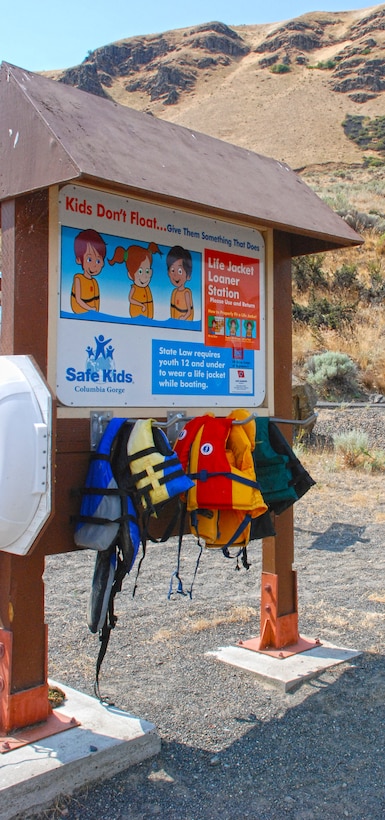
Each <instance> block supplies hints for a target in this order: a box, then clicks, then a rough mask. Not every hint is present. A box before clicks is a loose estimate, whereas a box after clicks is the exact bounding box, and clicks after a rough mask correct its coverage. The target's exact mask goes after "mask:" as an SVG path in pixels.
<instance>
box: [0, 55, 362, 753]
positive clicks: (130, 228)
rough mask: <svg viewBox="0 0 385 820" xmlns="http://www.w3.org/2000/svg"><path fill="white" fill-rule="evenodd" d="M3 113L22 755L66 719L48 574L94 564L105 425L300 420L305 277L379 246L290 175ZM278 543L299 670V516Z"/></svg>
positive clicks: (257, 161) (269, 555)
mask: <svg viewBox="0 0 385 820" xmlns="http://www.w3.org/2000/svg"><path fill="white" fill-rule="evenodd" d="M0 112H1V116H0V149H1V150H0V201H1V231H2V322H1V347H0V354H1V356H0V422H1V423H0V436H1V438H2V441H1V445H0V482H1V493H0V499H1V500H0V732H2V733H3V734H5V735H9V733H10V732H13V731H14V730H17V729H20V728H23V727H26V726H29V725H31V724H37V723H41V724H42V725H44V723H45V722H46V721H48V720H49V717H50V707H49V703H48V684H47V632H46V627H45V623H44V588H43V572H44V561H45V556H47V555H51V554H55V553H64V552H68V553H69V552H71V551H73V550H75V549H78V548H79V547H77V546H76V545H75V541H74V523H73V522H74V518H76V516H77V515H79V499H78V498H76V497H75V496H74V494H73V492H72V491H73V489H74V488H80V487H84V482H85V476H86V474H87V469H88V465H89V458H90V452H91V451H93V450H95V449H96V448H97V446H98V442H99V439H100V434H101V433H102V432H103V431H104V429H105V426H106V423H107V421H108V420H110V419H112V418H125V419H130V422H132V423H134V422H135V421H136V420H140V419H142V420H146V419H148V418H150V417H151V418H154V419H155V420H157V421H158V422H160V423H164V422H165V421H166V419H167V417H168V416H177V417H178V418H179V419H185V420H186V421H188V420H189V419H191V420H194V419H195V418H196V417H197V416H208V418H209V419H210V417H211V416H215V417H220V418H225V417H228V416H230V415H231V413H232V411H234V410H237V409H238V408H242V411H244V412H245V413H246V415H249V416H250V418H255V416H257V418H258V419H261V420H266V423H267V420H268V419H271V418H275V419H278V420H279V419H284V420H288V419H290V418H291V416H292V401H291V258H292V257H293V256H297V255H301V254H302V255H304V254H310V253H315V252H323V251H327V250H331V249H336V248H342V247H348V246H352V245H359V244H361V241H362V240H361V238H360V237H359V236H358V235H357V234H356V233H355V232H354V231H353V230H352V229H351V228H350V227H349V226H348V225H347V224H346V223H345V222H344V221H343V220H342V219H341V218H340V217H339V216H337V215H336V214H334V213H333V212H332V211H331V210H330V209H329V208H328V206H327V205H325V204H324V203H323V202H322V201H321V200H320V199H319V198H318V197H317V196H316V195H315V194H314V193H313V192H312V191H311V190H310V189H309V188H308V187H307V186H306V185H305V184H304V183H303V182H302V180H301V179H300V178H299V177H298V176H297V175H296V174H295V173H294V172H292V171H291V170H290V168H288V166H287V165H286V164H285V163H283V162H278V161H275V160H273V159H268V158H266V157H263V156H260V155H258V154H255V153H253V152H251V151H248V150H245V149H243V148H238V147H237V146H234V145H230V144H226V143H224V142H221V141H219V140H217V139H213V138H212V137H208V136H206V135H204V134H201V133H197V132H193V131H192V130H189V129H187V128H183V127H180V126H177V125H174V124H172V123H168V122H166V121H163V120H158V119H157V118H155V117H149V116H148V115H147V114H142V113H139V112H138V111H135V110H131V109H129V108H126V107H124V106H120V105H117V104H116V103H115V102H112V101H109V100H104V99H101V98H100V97H97V96H93V95H91V94H87V93H84V92H82V91H79V90H78V89H75V88H72V87H70V86H68V85H65V84H63V83H60V82H55V81H53V80H49V79H47V78H45V77H43V76H39V75H37V74H33V73H30V72H27V71H24V70H23V69H21V68H17V67H14V66H11V65H8V64H2V66H1V69H0ZM210 424H211V422H210V421H208V422H207V426H206V427H205V430H204V431H203V433H202V435H206V434H207V431H208V430H209V425H210ZM231 424H232V422H224V423H223V424H222V426H221V430H222V432H223V431H225V432H226V429H227V428H228V427H231ZM222 428H223V429H222ZM166 429H167V428H166ZM179 429H180V428H179ZM290 430H291V428H290V425H281V424H277V427H276V431H275V432H274V435H275V436H277V435H278V436H281V438H282V439H284V441H286V439H287V438H289V439H290ZM90 431H91V433H92V441H91V436H90ZM277 431H278V432H277ZM222 432H221V435H222ZM265 432H266V431H265ZM142 433H143V431H141V435H142ZM270 433H271V431H270ZM226 435H227V433H226ZM261 435H262V434H261ZM257 438H258V436H257ZM241 439H243V437H242V436H234V437H233V444H232V447H233V448H237V447H238V445H239V442H240V441H241ZM275 441H276V439H275ZM266 442H267V439H266V436H265V443H266ZM267 444H268V446H270V445H272V444H273V442H272V438H271V435H270V438H269V442H267ZM267 444H266V447H267ZM281 444H282V442H281ZM246 445H247V448H248V444H247V442H246ZM242 446H243V444H242ZM280 446H281V445H280ZM274 447H275V450H276V446H275V445H274ZM267 449H268V447H267ZM265 450H266V448H265ZM247 451H248V452H249V450H247ZM266 452H267V450H266ZM205 453H206V454H209V449H208V447H207V442H206V446H205ZM264 453H265V451H264V452H262V451H261V452H260V453H259V464H260V469H261V470H262V469H263V462H264V458H265V454H264ZM248 458H249V456H248ZM152 467H153V469H154V470H155V468H156V464H155V465H152ZM251 467H252V465H251V463H249V467H248V468H247V469H250V470H251ZM255 467H256V472H257V479H258V461H256V462H255ZM196 469H197V471H198V472H199V471H200V470H201V469H202V459H199V458H197V460H196ZM210 470H211V471H212V470H213V464H212V463H211V461H210ZM237 470H238V467H237V466H236V464H235V462H234V464H233V465H230V469H229V471H228V472H229V473H230V474H231V475H232V476H233V477H234V476H235V475H236V473H237ZM219 472H222V473H223V472H224V470H223V469H222V468H221V470H220V471H219ZM251 480H252V479H251ZM218 481H222V478H219V477H218ZM222 484H223V482H222ZM218 486H219V484H218ZM269 491H270V493H271V499H272V501H274V498H273V495H274V487H273V488H271V487H270V490H269ZM232 492H233V495H232V498H233V499H234V498H235V497H236V496H237V493H238V489H234V488H233V491H232ZM253 492H254V490H253V491H252V492H251V493H250V498H253V502H252V503H253V504H254V501H255V498H254V496H253ZM202 498H203V501H202V504H206V502H207V499H206V498H205V497H204V495H203V496H202ZM275 501H276V503H278V502H279V499H278V500H277V499H276V500H275ZM188 503H189V504H190V508H191V509H190V514H191V515H193V516H194V520H195V526H196V529H197V533H198V535H199V533H200V532H201V530H202V528H203V527H204V526H205V525H206V524H207V521H208V519H207V516H206V518H205V514H204V513H203V514H200V512H199V503H200V501H199V499H198V501H197V499H195V500H194V499H193V497H192V496H190V498H189V500H188ZM257 503H258V504H259V512H260V513H261V514H262V513H263V512H264V510H265V506H266V505H265V501H264V500H263V499H259V496H258V501H257ZM269 503H270V502H269ZM231 505H232V502H231V504H230V506H231ZM253 509H254V507H253ZM272 509H273V508H272ZM246 512H247V511H246ZM219 515H222V511H221V510H219ZM242 516H243V517H244V511H242ZM259 518H261V516H258V518H256V519H255V520H254V519H253V517H252V515H251V521H250V522H248V525H250V527H251V530H250V531H251V537H253V529H252V527H253V525H254V526H255V521H258V520H259ZM222 520H223V521H224V517H223V515H222ZM258 526H260V524H258ZM219 528H220V527H219ZM205 532H206V530H205ZM266 533H267V535H266V537H263V531H262V530H260V531H259V534H258V536H257V537H261V538H262V554H263V574H262V603H261V626H260V637H259V638H258V639H256V643H257V647H256V648H257V649H258V650H266V649H267V648H268V647H269V648H270V649H271V650H274V649H276V650H281V649H282V647H283V648H285V647H291V649H292V651H296V645H299V643H300V640H301V639H300V637H299V633H298V614H297V591H296V576H295V572H294V571H293V569H292V566H293V560H294V541H293V519H292V507H291V506H289V507H288V508H287V509H284V510H283V511H282V512H280V514H279V515H276V516H275V520H274V534H271V533H270V534H269V530H268V529H267V530H266ZM240 543H242V537H241V536H240ZM225 546H226V545H225ZM0 745H1V744H0Z"/></svg>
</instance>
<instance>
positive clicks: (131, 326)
mask: <svg viewBox="0 0 385 820" xmlns="http://www.w3.org/2000/svg"><path fill="white" fill-rule="evenodd" d="M59 220H60V226H59V246H60V258H59V269H60V286H59V304H58V345H57V397H58V399H59V401H60V402H62V403H63V404H64V405H66V406H75V407H86V406H92V407H95V406H96V407H125V406H129V407H152V406H156V407H165V406H166V407H169V406H177V407H181V408H183V407H184V406H186V407H199V406H207V405H210V406H211V405H212V406H222V407H236V406H239V404H242V406H246V407H252V406H256V405H259V404H261V403H262V402H263V399H264V395H265V312H264V305H265V299H264V289H265V265H264V242H263V237H262V235H261V234H260V232H258V231H256V230H253V229H251V228H247V227H243V226H240V225H234V224H231V223H228V222H223V221H220V220H215V219H211V218H205V217H203V216H198V215H196V214H193V213H190V212H187V211H177V210H173V209H171V208H166V207H164V206H160V205H154V204H151V203H149V202H142V201H135V200H131V199H127V198H125V197H122V196H119V195H115V194H109V193H105V192H103V191H98V190H95V189H91V188H84V187H80V186H74V185H67V186H65V187H64V188H63V189H62V190H61V191H60V195H59Z"/></svg>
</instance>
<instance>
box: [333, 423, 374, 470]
mask: <svg viewBox="0 0 385 820" xmlns="http://www.w3.org/2000/svg"><path fill="white" fill-rule="evenodd" d="M333 443H334V449H335V451H336V453H337V455H339V456H340V457H341V458H342V461H343V462H344V464H345V466H346V467H357V466H358V464H359V463H360V462H361V461H362V458H363V456H368V454H369V446H370V445H369V437H368V434H367V433H365V431H364V430H349V431H348V432H347V433H338V434H336V435H334V436H333Z"/></svg>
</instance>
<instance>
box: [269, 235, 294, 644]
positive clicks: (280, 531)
mask: <svg viewBox="0 0 385 820" xmlns="http://www.w3.org/2000/svg"><path fill="white" fill-rule="evenodd" d="M273 253H274V273H273V316H274V414H275V415H276V416H278V417H279V418H286V419H289V418H291V417H292V400H291V378H292V305H291V301H292V296H291V248H290V236H289V235H288V234H284V233H282V232H280V231H274V249H273ZM282 432H283V433H284V435H285V436H286V437H287V438H288V439H289V441H290V440H291V432H292V431H291V427H290V426H289V425H284V429H282ZM274 526H275V530H276V536H275V537H274V538H265V539H263V542H262V590H261V645H260V649H267V648H268V647H269V648H273V649H274V648H277V649H278V648H279V649H280V648H282V647H283V646H286V645H288V644H294V643H296V642H297V640H298V611H297V579H296V573H295V571H294V570H293V566H292V565H293V561H294V526H293V508H292V507H291V508H289V509H288V510H286V511H285V512H284V513H282V514H281V515H279V516H276V518H275V522H274Z"/></svg>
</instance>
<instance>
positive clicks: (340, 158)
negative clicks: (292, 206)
mask: <svg viewBox="0 0 385 820" xmlns="http://www.w3.org/2000/svg"><path fill="white" fill-rule="evenodd" d="M256 15H257V12H256ZM85 45H86V43H85ZM49 76H54V77H55V79H58V80H59V81H60V82H65V83H69V84H71V85H74V86H77V87H78V88H81V89H83V90H86V91H89V92H91V93H93V94H98V95H99V96H102V97H107V98H110V99H113V100H115V101H117V102H119V103H121V104H123V105H128V106H131V107H133V108H136V109H139V110H145V111H148V112H151V113H153V114H154V115H155V116H158V117H161V118H164V119H167V120H170V121H173V122H177V123H179V124H182V125H186V126H188V127H190V128H194V129H197V130H200V131H204V132H206V133H209V134H212V135H213V136H217V137H220V138H222V139H225V140H229V141H231V142H234V143H236V144H238V145H241V146H243V147H247V148H250V149H252V150H254V151H257V152H260V153H262V154H266V155H270V156H274V157H275V158H277V159H284V160H285V161H286V162H288V163H289V165H291V167H293V168H295V169H303V168H304V167H306V168H307V169H309V168H310V167H315V166H320V165H321V166H328V167H329V168H330V167H332V166H333V164H335V165H336V166H339V167H340V166H341V163H343V164H344V165H357V164H358V165H362V163H363V160H364V157H365V156H366V162H368V161H369V162H372V161H373V160H372V159H371V157H372V156H373V155H374V157H378V156H380V157H381V158H382V156H384V154H385V140H384V139H383V137H384V134H385V126H384V121H385V120H384V117H383V111H384V104H385V5H376V6H373V7H371V8H369V9H368V8H366V9H362V10H358V11H351V12H341V13H337V12H336V13H328V12H315V13H309V14H304V15H302V16H301V17H298V18H295V19H293V20H288V21H286V22H284V23H274V24H270V25H268V24H265V25H254V26H252V25H251V26H250V25H248V26H236V27H230V26H227V25H224V24H223V23H220V22H214V23H207V24H203V25H199V26H196V27H193V28H188V29H178V30H174V31H168V32H164V33H161V34H153V35H145V36H142V37H132V38H128V39H122V40H119V41H117V42H115V43H111V44H109V45H105V46H103V47H101V48H98V49H96V50H95V51H92V52H89V53H88V54H87V56H86V58H85V60H84V61H83V63H81V64H80V65H78V66H74V67H73V68H70V69H67V70H65V71H57V72H55V73H54V74H52V72H51V74H50V75H49ZM381 119H382V121H380V120H381ZM362 129H364V131H367V130H369V131H370V132H373V130H374V139H371V140H369V141H368V140H366V141H365V139H364V140H362ZM383 132H384V133H383ZM357 133H359V134H360V136H361V141H360V140H359V139H357ZM368 152H369V155H368Z"/></svg>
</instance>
